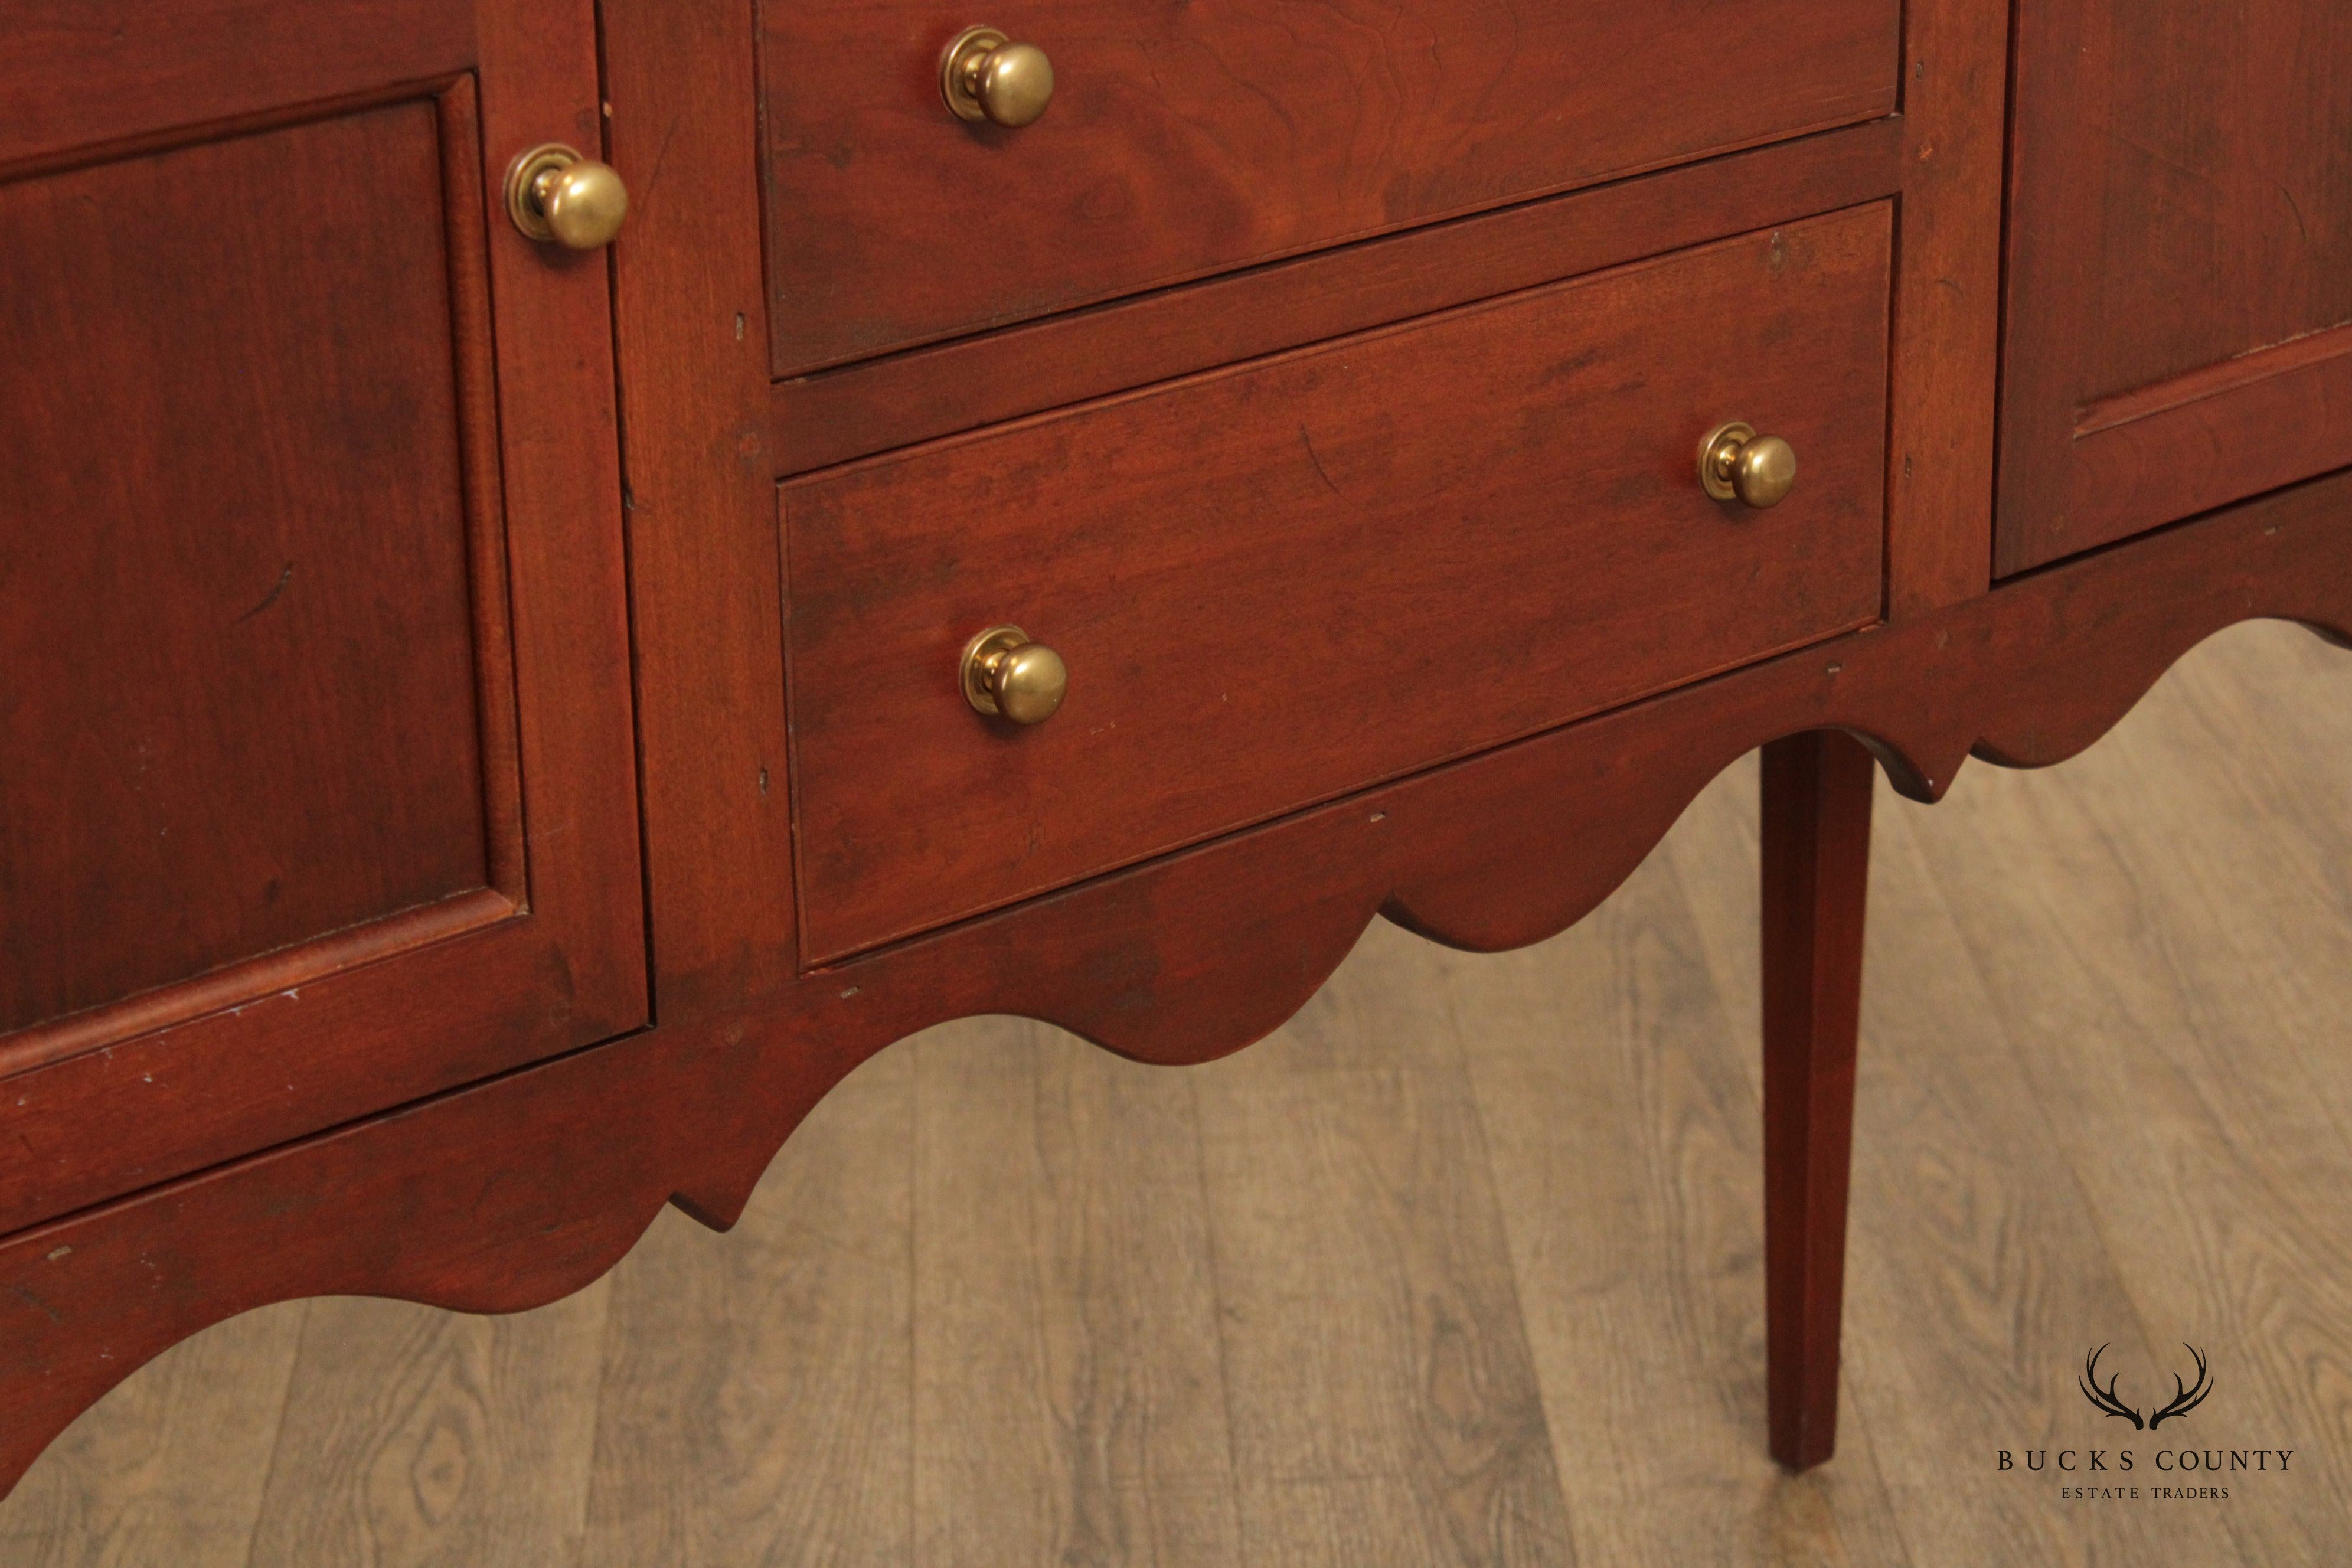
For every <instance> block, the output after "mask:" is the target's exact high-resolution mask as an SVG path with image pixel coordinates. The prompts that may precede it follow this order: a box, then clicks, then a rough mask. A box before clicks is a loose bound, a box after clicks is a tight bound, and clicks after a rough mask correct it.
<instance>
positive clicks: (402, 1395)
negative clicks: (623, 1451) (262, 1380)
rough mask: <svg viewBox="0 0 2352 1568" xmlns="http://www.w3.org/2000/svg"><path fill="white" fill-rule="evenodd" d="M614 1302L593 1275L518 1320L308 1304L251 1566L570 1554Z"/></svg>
mask: <svg viewBox="0 0 2352 1568" xmlns="http://www.w3.org/2000/svg"><path fill="white" fill-rule="evenodd" d="M609 1299H610V1287H609V1285H607V1284H606V1283H604V1282H602V1281H600V1282H599V1283H597V1284H595V1285H593V1286H591V1287H589V1288H588V1289H585V1290H583V1291H582V1292H581V1293H580V1294H579V1295H577V1296H574V1297H572V1298H571V1299H570V1300H566V1301H563V1302H562V1303H560V1304H559V1305H557V1306H556V1307H555V1308H554V1309H552V1310H549V1311H544V1312H535V1313H530V1314H528V1315H526V1316H522V1317H516V1318H467V1317H457V1316H452V1315H451V1314H449V1313H446V1312H436V1311H432V1310H428V1309H425V1308H422V1307H408V1308H406V1309H405V1310H402V1309H401V1308H399V1307H396V1306H393V1305H391V1304H389V1303H386V1302H382V1301H367V1300H353V1299H350V1298H341V1299H336V1300H323V1301H313V1302H311V1303H310V1305H309V1309H308V1310H307V1311H306V1312H305V1313H304V1314H303V1317H302V1325H301V1326H302V1334H301V1342H300V1347H299V1353H298V1354H297V1355H296V1356H295V1358H294V1366H293V1372H292V1375H291V1376H290V1378H289V1381H288V1384H287V1388H286V1401H285V1405H284V1407H283V1410H282V1412H281V1413H280V1414H279V1415H278V1418H277V1421H276V1423H275V1426H276V1429H277V1444H278V1447H277V1454H276V1458H275V1462H274V1463H272V1465H271V1466H270V1468H269V1471H268V1489H267V1490H266V1491H265V1492H264V1493H263V1496H262V1500H261V1508H260V1511H259V1516H258V1519H257V1524H256V1527H255V1531H254V1537H253V1554H254V1558H255V1560H256V1561H257V1562H262V1563H502V1562H521V1561H531V1562H570V1561H572V1557H573V1554H574V1553H576V1552H577V1551H578V1549H579V1545H580V1542H581V1538H582V1536H583V1534H584V1533H585V1531H586V1526H587V1502H588V1467H589V1457H590V1454H591V1451H592V1449H593V1444H594V1438H595V1432H596V1405H597V1392H598V1387H599V1384H600V1382H601V1379H602V1375H603V1369H602V1365H601V1352H602V1351H603V1349H604V1324H605V1319H606V1303H607V1301H608V1300H609ZM549 1372H552V1373H553V1375H547V1373H549Z"/></svg>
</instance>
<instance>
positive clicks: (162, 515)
mask: <svg viewBox="0 0 2352 1568" xmlns="http://www.w3.org/2000/svg"><path fill="white" fill-rule="evenodd" d="M118 9H119V10H121V11H122V12H125V13H128V14H129V15H124V16H110V18H109V19H108V22H107V26H99V25H97V23H96V21H95V20H94V19H93V17H92V16H90V15H89V12H88V8H87V7H84V6H79V5H72V4H67V3H64V0H57V3H50V0H40V3H37V4H33V5H17V6H15V7H13V8H11V9H10V10H9V11H8V12H7V13H6V14H5V20H0V104H6V105H10V106H19V107H22V108H24V109H25V110H26V111H27V112H28V113H30V114H32V115H33V116H34V118H33V119H31V120H30V121H26V120H24V119H17V118H6V119H5V129H0V312H5V322H6V328H7V331H6V334H5V335H6V337H7V341H8V342H9V346H10V351H11V360H10V374H9V376H8V377H7V378H6V379H5V384H0V424H5V426H6V427H7V428H8V429H9V430H10V431H11V433H12V436H13V437H15V438H16V441H17V442H18V443H20V445H19V446H17V447H13V448H12V450H14V451H17V452H21V453H22V454H23V458H22V460H20V461H17V462H16V464H15V468H14V471H13V474H12V479H11V481H10V486H9V492H8V498H7V500H5V501H0V521H5V531H6V536H7V537H6V555H5V565H0V659H5V669H6V671H7V675H6V677H5V683H0V710H5V724H6V729H7V734H8V742H7V745H6V747H5V751H4V752H0V953H5V957H0V1029H8V1030H11V1031H13V1032H10V1033H7V1034H5V1035H0V1119H5V1121H0V1229H5V1228H15V1227H16V1226H23V1225H26V1224H29V1223H32V1222H33V1221H36V1220H38V1219H42V1218H45V1217H47V1216H49V1215H55V1214H58V1213H60V1212H63V1211H65V1210H68V1209H71V1208H74V1207H77V1206H79V1205H86V1204H89V1203H92V1202H96V1201H99V1200H100V1199H103V1198H106V1197H108V1196H110V1195H112V1194H118V1193H121V1192H124V1191H127V1190H130V1189H131V1188H134V1187H139V1186H144V1185H149V1184H152V1183H154V1182H156V1181H158V1180H162V1179H165V1178H168V1177H171V1176H173V1175H176V1174H179V1173H183V1172H186V1171H189V1170H193V1169H195V1168H198V1167H200V1166H203V1165H205V1164H209V1163H215V1162H217V1161H220V1160H223V1159H226V1158H231V1157H235V1156H238V1155H241V1154H244V1153H247V1152H250V1151H252V1150H254V1149H256V1148H258V1147H264V1146H267V1145H268V1144H270V1143H273V1142H279V1141H282V1140H285V1139H288V1138H293V1137H299V1136H301V1135H303V1134H306V1133H308V1132H310V1131H315V1130H317V1129H319V1128H321V1127H326V1126H331V1125H333V1124H335V1123H337V1122H341V1121H348V1120H350V1119H351V1118H352V1117H355V1116H360V1115H364V1114H368V1113H370V1112H373V1111H376V1110H383V1109H384V1108H386V1107H388V1106H393V1105H398V1104H401V1103H403V1102H405V1101H408V1100H415V1099H416V1098H418V1097H419V1096H421V1095H425V1094H429V1093H432V1092H435V1091H436V1090H438V1089H446V1088H447V1087H449V1086H451V1085H454V1084H457V1083H461V1082H466V1081H469V1080H472V1079H478V1078H481V1077H483V1076H484V1075H486V1074H488V1073H491V1072H495V1071H498V1070H499V1069H501V1068H507V1067H510V1066H512V1065H514V1064H515V1063H518V1062H521V1061H527V1060H530V1059H533V1058H538V1057H541V1056H545V1055H549V1054H551V1053H555V1052H559V1051H562V1050H565V1049H569V1048H571V1047H574V1046H577V1045H580V1044H583V1043H585V1042H587V1041H591V1040H595V1039H599V1038H604V1037H610V1036H612V1035H613V1034H614V1033H616V1032H619V1031H621V1030H625V1029H627V1028H630V1027H632V1026H636V1025H638V1024H641V1023H642V1022H643V1021H644V1019H645V1017H646V988H645V959H644V947H643V937H642V927H641V919H640V915H639V912H638V911H639V907H640V906H639V894H638V892H637V886H638V879H637V871H636V864H635V842H636V830H635V802H634V790H633V783H632V769H631V765H630V744H631V734H630V721H629V701H628V688H627V669H628V666H627V643H626V625H625V612H624V600H623V587H624V585H623V581H622V575H621V549H620V533H619V486H618V476H617V472H616V466H615V462H614V428H613V426H614V405H613V397H614V392H613V384H612V371H611V360H610V352H611V351H610V328H609V311H608V305H607V301H606V294H605V288H604V271H603V268H602V267H601V266H598V265H596V264H595V263H593V262H591V263H590V264H588V265H585V266H583V265H578V264H567V263H564V262H561V261H554V260H551V258H549V257H547V256H546V255H544V254H543V253H542V252H541V250H540V249H539V248H538V247H534V246H531V245H530V244H529V243H527V242H525V241H524V240H523V239H522V238H521V237H520V235H518V234H516V233H515V232H514V230H513V229H512V228H511V226H509V225H508V224H507V223H506V222H505V220H504V217H503V213H502V210H501V209H499V208H498V207H496V206H495V205H493V204H494V203H496V202H497V201H498V199H499V198H498V195H497V191H496V185H497V182H498V180H499V174H500V173H501V172H502V170H503V167H504V163H505V158H506V156H507V155H508V153H510V152H511V151H513V150H515V149H516V148H518V147H520V146H521V145H525V144H528V143H530V142H540V141H545V140H549V139H551V138H553V137H557V136H562V137H566V138H569V139H572V140H575V141H585V142H588V143H589V144H590V145H592V146H593V145H594V144H595V132H596V101H597V99H596V79H595V54H594V35H593V15H592V12H591V10H590V7H589V6H588V5H586V4H585V3H584V0H583V4H580V5H569V6H566V5H559V6H556V7H553V8H552V9H551V8H549V7H545V6H533V7H530V8H529V14H528V15H525V14H524V10H525V8H524V7H521V6H520V5H514V4H511V3H510V0H486V3H482V0H438V3H436V4H432V5H404V6H403V7H401V8H400V10H401V16H402V22H401V24H399V25H395V24H394V20H393V19H392V18H390V17H388V16H384V15H382V14H381V12H382V8H381V7H378V6H375V5H369V4H364V3H342V0H339V3H337V4H333V5H313V6H304V7H292V8H289V7H282V6H269V5H258V4H247V3H243V0H220V3H217V4H215V5H210V6H209V7H207V8H206V9H205V14H204V16H203V19H202V20H203V26H201V27H199V28H195V29H194V30H193V31H191V30H189V29H188V28H187V27H186V26H184V23H185V22H186V20H187V18H186V17H185V16H181V15H180V14H179V13H176V12H175V13H174V16H163V14H162V12H163V8H160V7H151V6H146V5H128V6H124V7H120V8H118ZM184 10H185V8H184V7H182V8H180V12H184ZM151 11H152V12H154V13H155V15H152V16H150V15H148V13H149V12H151ZM175 18H176V19H175ZM132 22H136V23H139V24H140V25H141V26H142V28H143V29H144V30H141V31H137V32H136V34H135V36H131V34H128V33H125V34H121V35H118V37H119V39H120V41H119V42H118V43H116V44H115V45H113V46H111V47H102V46H101V44H100V38H101V37H102V35H104V34H106V33H107V32H108V30H109V28H110V27H112V26H115V25H116V24H121V25H123V26H128V25H129V24H130V23H132ZM330 24H331V25H330ZM362 67H363V68H362ZM59 73H68V75H69V76H70V78H71V80H70V91H69V92H67V93H66V94H65V95H64V96H63V97H62V98H61V97H60V96H59V93H60V88H61V84H62V83H63V82H64V80H65V79H64V78H62V77H60V75H59ZM68 100H70V101H68ZM493 300H496V308H495V310H494V309H493V306H492V301H493Z"/></svg>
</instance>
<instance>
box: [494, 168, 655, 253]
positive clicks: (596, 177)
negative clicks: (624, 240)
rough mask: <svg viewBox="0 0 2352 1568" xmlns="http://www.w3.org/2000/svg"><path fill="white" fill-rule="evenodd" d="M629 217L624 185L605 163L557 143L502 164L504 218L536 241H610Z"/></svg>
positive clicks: (576, 245) (582, 246)
mask: <svg viewBox="0 0 2352 1568" xmlns="http://www.w3.org/2000/svg"><path fill="white" fill-rule="evenodd" d="M628 215H629V187H628V186H626V185H625V184H622V183H621V176H620V175H618V174H614V172H613V170H612V168H611V167H610V166H609V165H608V164H604V163H598V162H596V160H595V159H593V158H584V157H582V156H581V155H580V153H579V151H578V150H577V149H575V148H572V147H566V146H565V145H563V144H562V142H548V143H547V144H546V145H544V146H541V147H533V148H532V149H531V150H530V152H528V153H524V154H523V155H522V156H521V157H520V158H517V159H516V160H515V161H514V162H513V163H510V164H509V165H508V166H507V216H509V217H511V218H513V219H514V226H515V227H517V228H519V229H520V230H522V232H523V234H524V235H525V236H526V237H530V238H531V239H536V240H539V241H541V243H548V242H552V243H554V244H557V245H561V246H563V247H566V248H567V249H571V250H594V249H596V248H597V247H600V246H605V245H610V244H612V243H613V237H614V235H616V234H619V233H620V232H621V220H622V219H623V218H625V217H626V216H628Z"/></svg>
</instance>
